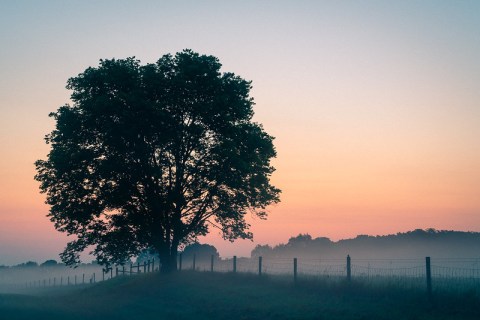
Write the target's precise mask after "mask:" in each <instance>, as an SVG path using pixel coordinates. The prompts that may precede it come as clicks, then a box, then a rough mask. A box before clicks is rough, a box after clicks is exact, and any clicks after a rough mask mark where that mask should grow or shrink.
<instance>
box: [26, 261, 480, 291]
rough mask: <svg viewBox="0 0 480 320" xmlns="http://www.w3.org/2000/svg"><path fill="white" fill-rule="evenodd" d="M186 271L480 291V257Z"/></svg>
mask: <svg viewBox="0 0 480 320" xmlns="http://www.w3.org/2000/svg"><path fill="white" fill-rule="evenodd" d="M159 267H160V265H159V263H157V264H156V262H155V260H151V261H150V260H149V261H145V262H144V263H143V264H140V263H137V264H130V265H129V266H125V265H123V266H115V267H111V268H108V269H103V270H102V271H101V272H100V273H99V274H98V275H100V276H101V280H102V281H104V280H108V279H111V278H113V277H117V276H119V275H124V276H126V275H129V276H131V275H135V274H140V273H148V272H154V271H158V270H159ZM178 269H179V270H180V271H185V270H194V271H204V272H232V273H237V272H239V273H240V272H241V273H252V274H258V275H259V276H262V275H284V276H291V277H292V280H293V281H294V282H297V281H298V280H299V279H312V278H322V279H328V280H329V281H347V282H363V283H367V284H371V285H393V286H396V287H402V288H418V289H424V290H426V292H427V293H428V294H429V295H431V294H432V292H433V291H440V290H448V291H452V290H455V291H466V290H472V289H473V290H476V291H477V292H480V258H477V259H430V257H426V258H425V259H352V258H351V257H350V256H347V257H346V258H344V259H312V258H305V257H301V258H276V257H257V258H237V257H236V256H234V257H232V258H230V259H216V258H215V257H214V256H210V257H201V259H198V258H197V257H196V255H193V256H190V257H186V258H184V257H183V256H182V254H180V255H179V257H178ZM97 281H100V279H99V278H97V273H96V272H94V273H92V274H87V275H86V274H85V273H83V274H81V275H75V276H68V277H60V278H56V277H54V278H53V279H52V278H49V279H43V280H37V281H30V282H26V284H25V285H26V286H27V287H47V286H58V285H75V284H88V283H95V282H97Z"/></svg>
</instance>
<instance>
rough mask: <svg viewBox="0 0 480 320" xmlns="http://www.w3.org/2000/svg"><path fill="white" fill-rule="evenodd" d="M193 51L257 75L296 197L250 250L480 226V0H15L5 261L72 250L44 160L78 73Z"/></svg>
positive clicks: (5, 24)
mask: <svg viewBox="0 0 480 320" xmlns="http://www.w3.org/2000/svg"><path fill="white" fill-rule="evenodd" d="M185 48H190V49H193V50H194V51H197V52H199V53H202V54H210V55H214V56H216V57H218V58H219V59H220V62H221V63H222V65H223V67H222V70H223V71H225V72H234V73H236V74H237V75H239V76H241V77H243V78H245V79H247V80H251V81H252V85H253V89H252V90H251V95H252V97H253V98H254V99H255V103H256V105H255V107H254V110H255V116H254V120H255V121H257V122H259V123H262V124H263V126H264V128H265V130H266V131H267V132H268V133H269V134H271V135H273V136H274V137H275V138H276V139H275V141H274V143H275V146H276V149H277V153H278V155H277V158H276V159H275V160H274V161H273V165H274V166H275V168H276V172H275V173H274V174H273V176H272V183H273V184H274V185H275V186H276V187H278V188H280V189H282V194H281V203H279V204H277V205H275V206H271V207H269V208H268V212H269V218H268V219H267V220H266V221H262V220H259V219H254V218H253V217H249V218H248V220H249V222H250V223H251V224H252V228H251V230H252V232H253V233H254V241H253V242H251V241H236V242H234V243H233V244H232V243H228V242H225V241H223V240H221V238H220V237H219V235H218V233H217V232H216V231H215V230H212V234H211V235H209V236H208V237H207V238H205V239H202V242H208V243H210V244H213V245H215V247H217V249H218V250H219V251H220V254H221V255H222V256H224V257H228V256H233V255H238V256H249V254H250V250H251V249H252V248H253V247H254V246H255V245H257V244H270V245H275V244H278V243H281V242H286V241H288V239H289V238H290V237H291V236H295V235H297V234H299V233H309V234H310V235H312V236H313V237H319V236H325V237H329V238H331V239H332V240H339V239H343V238H351V237H355V236H356V235H358V234H371V235H383V234H391V233H397V232H404V231H408V230H413V229H417V228H436V229H440V230H463V231H480V139H479V138H480V125H479V124H480V62H479V59H478V58H479V57H480V2H479V1H461V0H459V1H453V0H452V1H441V0H436V1H428V0H425V1H301V0H300V1H299V0H296V1H293V0H292V1H280V0H277V1H267V0H258V1H251V0H245V1H221V0H218V1H210V0H205V1H193V0H192V1H182V0H180V1H140V0H139V1H118V0H117V1H113V0H112V1H107V0H104V1H89V0H82V1H73V0H72V1H60V0H59V1H48V0H46V1H33V0H32V1H14V0H11V1H10V0H3V1H1V2H0V152H1V155H0V265H1V264H6V265H13V264H17V263H21V262H25V261H28V260H34V261H38V262H42V261H45V260H47V259H52V258H53V259H58V253H59V252H60V251H62V249H63V248H64V246H65V244H66V242H67V241H68V238H67V237H66V236H65V235H63V234H61V233H59V232H57V231H55V229H54V228H53V224H52V223H51V222H50V221H49V220H48V218H47V217H46V214H47V213H48V206H47V205H45V204H44V200H45V197H44V195H42V194H40V193H39V189H38V183H37V182H35V181H34V179H33V176H34V175H35V168H34V165H33V163H34V161H35V160H37V159H45V157H46V154H47V153H48V151H49V149H48V146H47V145H46V144H45V143H44V140H43V137H44V136H45V134H47V133H49V132H50V131H51V130H52V129H53V128H54V121H53V120H52V119H51V118H49V117H48V114H49V113H50V112H52V111H55V110H56V109H57V108H58V107H60V106H62V105H64V104H65V103H68V102H69V97H70V94H71V92H69V91H68V90H67V89H65V85H66V81H67V79H68V78H70V77H73V76H76V75H77V74H79V73H81V72H82V71H83V70H85V68H87V67H89V66H97V65H98V61H99V59H108V58H126V57H130V56H135V57H137V58H138V59H140V60H141V61H142V63H152V62H155V61H156V60H158V58H160V57H161V56H162V55H164V54H167V53H175V52H178V51H181V50H182V49H185Z"/></svg>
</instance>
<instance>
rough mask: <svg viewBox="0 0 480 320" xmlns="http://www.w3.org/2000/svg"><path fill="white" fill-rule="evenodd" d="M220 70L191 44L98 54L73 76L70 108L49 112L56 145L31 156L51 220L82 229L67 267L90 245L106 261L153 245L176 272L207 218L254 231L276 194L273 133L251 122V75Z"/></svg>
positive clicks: (244, 232) (66, 254)
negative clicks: (151, 60) (96, 61)
mask: <svg viewBox="0 0 480 320" xmlns="http://www.w3.org/2000/svg"><path fill="white" fill-rule="evenodd" d="M220 67H221V65H220V63H219V61H218V59H217V58H215V57H213V56H205V55H199V54H198V53H195V52H192V51H190V50H184V51H182V52H180V53H177V54H176V55H175V56H171V55H165V56H163V57H162V58H160V59H159V60H158V62H157V63H155V64H147V65H143V66H142V65H140V62H139V61H138V60H136V59H134V58H127V59H122V60H115V59H112V60H100V65H99V66H98V67H97V68H87V69H86V70H85V71H84V72H83V73H81V74H79V75H78V76H77V77H74V78H71V79H69V80H68V85H67V88H68V89H71V90H73V93H72V95H71V100H72V101H73V105H64V106H62V107H60V108H59V109H58V111H57V112H55V113H52V114H50V116H52V117H53V118H54V119H55V120H56V128H55V130H53V131H52V132H51V133H50V134H49V135H47V136H46V142H47V143H48V144H50V145H51V150H50V153H49V154H48V158H47V160H38V161H37V162H36V163H35V164H36V168H37V175H36V176H35V178H36V180H38V181H40V182H41V185H40V189H41V191H42V192H44V193H46V194H47V200H46V202H47V204H49V205H50V206H51V207H50V212H49V215H48V216H49V217H50V220H51V221H52V222H53V223H54V224H55V228H56V229H57V230H59V231H61V232H66V233H67V234H69V235H75V236H76V239H75V240H73V241H71V242H69V243H68V244H67V247H66V248H65V250H64V251H63V253H62V254H61V258H62V260H63V261H64V262H65V263H66V264H69V265H72V264H76V263H78V262H79V253H80V252H82V251H84V250H85V249H87V248H88V247H90V246H93V248H94V249H93V251H92V253H93V254H94V255H95V256H96V257H97V259H98V261H99V262H100V263H102V264H110V263H121V262H122V261H126V260H128V259H129V258H130V257H133V256H136V255H138V253H139V252H141V251H142V250H145V249H152V248H153V250H154V251H156V252H157V253H158V254H159V256H160V259H161V263H162V271H164V272H168V271H171V270H175V269H176V261H177V251H178V247H179V245H182V244H188V243H191V242H192V241H193V240H195V239H196V238H197V237H198V236H201V235H205V234H207V232H208V229H209V227H210V226H215V227H217V228H219V229H220V230H221V232H222V234H223V237H224V238H225V239H228V240H231V241H233V240H234V239H236V238H246V239H250V238H252V234H251V233H250V232H249V231H248V229H249V225H248V223H247V222H246V221H245V215H246V214H247V213H248V212H250V213H252V214H253V215H255V216H257V217H260V218H261V219H265V218H266V213H265V208H266V206H268V205H270V204H272V203H276V202H278V201H279V192H280V190H278V189H277V188H275V187H274V186H272V185H271V184H270V181H269V180H270V175H271V174H272V172H273V171H274V168H273V167H272V166H271V164H270V159H271V158H272V157H275V155H276V154H275V149H274V146H273V143H272V140H273V137H271V136H270V135H268V134H267V133H266V132H265V131H264V130H263V128H262V126H261V125H259V124H257V123H255V122H252V116H253V109H252V106H253V104H254V103H253V99H252V98H251V97H250V96H249V91H250V88H251V85H250V82H248V81H245V80H244V79H242V78H240V77H238V76H236V75H234V74H232V73H223V74H222V73H221V72H220Z"/></svg>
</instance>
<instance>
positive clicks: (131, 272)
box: [130, 263, 133, 275]
mask: <svg viewBox="0 0 480 320" xmlns="http://www.w3.org/2000/svg"><path fill="white" fill-rule="evenodd" d="M132 268H133V266H132V264H131V263H130V275H132Z"/></svg>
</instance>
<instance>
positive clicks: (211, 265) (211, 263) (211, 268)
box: [210, 254, 213, 272]
mask: <svg viewBox="0 0 480 320" xmlns="http://www.w3.org/2000/svg"><path fill="white" fill-rule="evenodd" d="M210 272H213V254H212V256H211V257H210Z"/></svg>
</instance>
